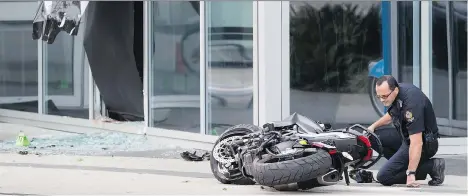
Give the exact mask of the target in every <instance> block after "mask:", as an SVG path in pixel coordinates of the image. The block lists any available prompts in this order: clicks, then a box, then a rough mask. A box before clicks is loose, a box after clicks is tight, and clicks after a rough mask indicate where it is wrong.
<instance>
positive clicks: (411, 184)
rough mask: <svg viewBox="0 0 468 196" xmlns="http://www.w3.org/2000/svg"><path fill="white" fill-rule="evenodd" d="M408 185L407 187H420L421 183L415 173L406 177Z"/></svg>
mask: <svg viewBox="0 0 468 196" xmlns="http://www.w3.org/2000/svg"><path fill="white" fill-rule="evenodd" d="M406 186H407V187H419V183H418V182H416V176H415V175H408V177H406Z"/></svg>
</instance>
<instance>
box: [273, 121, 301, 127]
mask: <svg viewBox="0 0 468 196" xmlns="http://www.w3.org/2000/svg"><path fill="white" fill-rule="evenodd" d="M271 123H272V124H273V125H274V126H275V127H289V126H293V125H294V124H295V123H294V122H292V121H290V120H282V121H273V122H271Z"/></svg>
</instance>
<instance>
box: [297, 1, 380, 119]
mask: <svg viewBox="0 0 468 196" xmlns="http://www.w3.org/2000/svg"><path fill="white" fill-rule="evenodd" d="M380 4H381V3H380V2H373V1H369V2H343V3H339V2H292V1H291V2H290V5H291V7H290V40H291V41H290V45H291V49H290V51H291V54H290V58H291V59H290V65H291V71H290V72H291V75H290V84H291V94H290V96H291V97H290V99H291V113H294V112H297V113H300V114H303V115H305V116H307V117H309V118H312V119H314V120H320V121H324V122H330V123H332V124H333V125H335V126H340V124H346V125H347V124H349V123H372V122H374V121H375V120H377V119H378V115H377V112H376V110H374V108H373V106H372V104H371V98H370V96H369V91H368V90H369V88H371V87H372V86H371V85H369V79H368V75H369V71H370V69H369V68H368V66H369V65H374V63H373V62H377V61H379V60H382V41H381V40H382V36H381V18H380V7H381V6H380Z"/></svg>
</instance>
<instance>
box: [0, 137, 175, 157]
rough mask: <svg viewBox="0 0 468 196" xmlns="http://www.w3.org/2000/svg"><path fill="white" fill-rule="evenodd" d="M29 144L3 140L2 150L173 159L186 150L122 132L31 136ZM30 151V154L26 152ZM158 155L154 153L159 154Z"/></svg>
mask: <svg viewBox="0 0 468 196" xmlns="http://www.w3.org/2000/svg"><path fill="white" fill-rule="evenodd" d="M28 139H29V140H30V145H29V146H28V147H19V146H16V145H15V140H8V141H2V142H0V152H6V153H12V152H13V153H20V154H37V155H61V154H65V155H87V156H91V155H119V154H122V155H123V156H132V154H140V155H139V156H142V155H141V154H143V156H151V157H157V158H173V157H175V156H174V155H178V154H179V153H180V151H183V149H181V148H178V147H176V146H168V145H166V144H155V143H154V142H150V141H149V140H148V139H147V137H146V136H145V135H135V134H127V133H120V132H100V133H90V134H62V135H54V136H48V137H35V138H28ZM25 151H27V153H25ZM156 152H157V154H154V153H156Z"/></svg>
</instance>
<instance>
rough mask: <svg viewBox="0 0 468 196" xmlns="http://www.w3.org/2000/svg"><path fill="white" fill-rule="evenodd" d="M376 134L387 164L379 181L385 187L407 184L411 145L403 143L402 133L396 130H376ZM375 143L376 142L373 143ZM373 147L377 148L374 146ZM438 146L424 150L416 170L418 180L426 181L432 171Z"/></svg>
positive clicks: (381, 169) (383, 167) (379, 175)
mask: <svg viewBox="0 0 468 196" xmlns="http://www.w3.org/2000/svg"><path fill="white" fill-rule="evenodd" d="M375 134H376V135H377V136H378V137H379V138H380V141H381V143H382V146H383V156H384V157H385V158H386V159H387V162H386V163H385V164H384V165H383V166H382V168H380V170H379V172H378V174H377V181H379V183H381V184H382V185H385V186H391V185H394V184H406V178H407V175H406V170H407V169H408V164H409V145H408V144H406V142H403V141H402V138H401V135H400V133H399V132H398V131H397V129H395V128H383V129H376V130H375ZM372 142H373V141H372ZM373 143H374V142H373ZM373 146H376V145H375V144H373ZM437 149H438V144H436V146H435V147H433V149H432V150H430V151H428V150H427V149H424V148H423V150H422V154H421V159H420V161H419V164H418V169H417V170H416V180H425V179H426V177H427V175H428V174H430V172H431V171H432V168H433V165H434V160H433V159H431V158H432V157H433V156H434V155H435V154H436V152H437Z"/></svg>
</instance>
